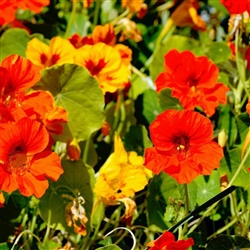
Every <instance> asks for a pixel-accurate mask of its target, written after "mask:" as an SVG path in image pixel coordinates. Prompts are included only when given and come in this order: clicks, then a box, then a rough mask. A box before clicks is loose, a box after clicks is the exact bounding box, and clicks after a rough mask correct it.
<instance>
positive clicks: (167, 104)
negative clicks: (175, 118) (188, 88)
mask: <svg viewBox="0 0 250 250" xmlns="http://www.w3.org/2000/svg"><path fill="white" fill-rule="evenodd" d="M159 98H160V105H161V108H162V110H167V109H177V110H182V109H183V107H182V106H181V104H180V102H179V100H178V99H177V98H174V97H172V95H171V89H168V88H166V89H163V90H162V91H161V92H160V94H159Z"/></svg>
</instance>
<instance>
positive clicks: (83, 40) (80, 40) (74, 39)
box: [68, 34, 94, 49]
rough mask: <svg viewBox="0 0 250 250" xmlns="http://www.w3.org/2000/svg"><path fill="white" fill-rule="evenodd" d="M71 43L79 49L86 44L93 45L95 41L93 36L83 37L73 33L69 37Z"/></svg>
mask: <svg viewBox="0 0 250 250" xmlns="http://www.w3.org/2000/svg"><path fill="white" fill-rule="evenodd" d="M68 40H69V41H70V43H71V44H72V45H73V46H74V47H75V48H76V49H79V48H81V47H82V46H84V45H87V44H88V45H93V44H94V41H93V39H92V37H91V36H84V37H81V36H80V35H79V34H74V35H72V36H71V37H70V38H69V39H68Z"/></svg>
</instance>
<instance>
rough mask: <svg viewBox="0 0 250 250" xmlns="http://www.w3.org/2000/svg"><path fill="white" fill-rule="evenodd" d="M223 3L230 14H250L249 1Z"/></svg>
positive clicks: (224, 1)
mask: <svg viewBox="0 0 250 250" xmlns="http://www.w3.org/2000/svg"><path fill="white" fill-rule="evenodd" d="M221 3H222V4H223V5H224V6H225V7H226V8H227V10H228V11H229V13H230V14H242V13H243V12H245V11H247V12H248V13H250V2H249V1H248V0H239V1H235V0H221Z"/></svg>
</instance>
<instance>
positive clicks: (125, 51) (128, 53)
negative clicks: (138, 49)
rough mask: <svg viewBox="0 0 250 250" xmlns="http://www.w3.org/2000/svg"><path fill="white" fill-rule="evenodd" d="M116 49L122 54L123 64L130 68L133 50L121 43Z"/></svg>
mask: <svg viewBox="0 0 250 250" xmlns="http://www.w3.org/2000/svg"><path fill="white" fill-rule="evenodd" d="M114 48H115V49H117V50H118V52H119V53H120V56H121V59H122V61H123V63H124V64H125V65H127V66H129V65H130V63H131V60H132V50H131V49H130V48H129V47H128V46H126V45H124V44H121V43H119V44H116V45H115V47H114Z"/></svg>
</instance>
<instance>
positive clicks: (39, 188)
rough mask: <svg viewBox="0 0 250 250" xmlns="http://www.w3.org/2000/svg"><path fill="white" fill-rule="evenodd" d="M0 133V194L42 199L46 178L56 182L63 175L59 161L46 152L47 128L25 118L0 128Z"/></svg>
mask: <svg viewBox="0 0 250 250" xmlns="http://www.w3.org/2000/svg"><path fill="white" fill-rule="evenodd" d="M0 130H1V137H0V190H3V191H5V192H13V191H15V190H17V189H19V191H20V193H21V194H22V195H24V196H31V195H32V194H34V195H35V196H36V197H37V198H39V197H41V196H42V195H43V194H44V193H45V190H46V189H47V188H48V185H49V184H48V181H47V179H46V177H48V178H50V179H52V180H54V181H56V180H57V179H58V178H59V176H60V175H61V174H62V173H63V169H62V167H61V164H60V158H59V157H58V155H57V154H56V153H54V152H52V151H51V149H50V148H49V133H48V132H47V130H46V128H45V127H44V126H43V124H42V123H40V122H38V121H36V120H32V119H29V118H27V117H24V118H22V119H20V120H19V121H18V122H16V123H7V124H2V125H1V126H0Z"/></svg>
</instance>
